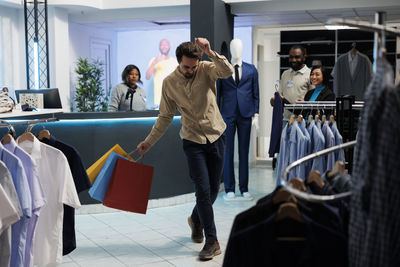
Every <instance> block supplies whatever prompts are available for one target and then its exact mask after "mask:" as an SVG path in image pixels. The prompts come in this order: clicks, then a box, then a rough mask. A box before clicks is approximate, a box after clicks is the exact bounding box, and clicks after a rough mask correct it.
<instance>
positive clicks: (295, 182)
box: [289, 178, 307, 192]
mask: <svg viewBox="0 0 400 267" xmlns="http://www.w3.org/2000/svg"><path fill="white" fill-rule="evenodd" d="M289 184H290V185H291V186H292V187H293V188H296V189H297V190H300V191H303V192H305V191H306V190H307V188H306V186H305V185H304V182H303V180H301V179H300V178H293V179H291V180H290V181H289Z"/></svg>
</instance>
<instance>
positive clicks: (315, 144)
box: [307, 120, 326, 173]
mask: <svg viewBox="0 0 400 267" xmlns="http://www.w3.org/2000/svg"><path fill="white" fill-rule="evenodd" d="M307 131H308V133H309V134H310V139H311V153H315V152H318V151H320V150H323V149H324V148H325V137H324V135H323V134H322V132H321V129H320V128H318V127H317V125H316V124H315V121H314V120H312V121H311V122H310V124H309V125H308V127H307ZM325 167H326V162H325V158H324V157H317V158H315V159H313V161H312V165H311V170H317V171H319V172H320V173H324V172H325Z"/></svg>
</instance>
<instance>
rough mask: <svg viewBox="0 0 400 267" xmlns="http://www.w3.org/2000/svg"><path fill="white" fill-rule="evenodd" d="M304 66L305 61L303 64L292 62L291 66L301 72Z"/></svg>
mask: <svg viewBox="0 0 400 267" xmlns="http://www.w3.org/2000/svg"><path fill="white" fill-rule="evenodd" d="M303 64H304V61H301V62H290V66H291V67H292V69H294V70H300V68H301V66H302V65H303Z"/></svg>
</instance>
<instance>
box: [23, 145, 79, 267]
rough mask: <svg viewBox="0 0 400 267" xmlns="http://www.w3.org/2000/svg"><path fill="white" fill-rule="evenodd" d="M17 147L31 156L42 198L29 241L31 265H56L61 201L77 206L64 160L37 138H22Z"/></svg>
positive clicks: (73, 187)
mask: <svg viewBox="0 0 400 267" xmlns="http://www.w3.org/2000/svg"><path fill="white" fill-rule="evenodd" d="M17 141H18V139H17ZM19 146H20V147H21V148H22V149H23V150H25V151H26V152H27V153H28V154H30V155H31V157H32V158H33V159H34V161H35V163H36V165H37V167H38V173H39V180H40V183H41V185H42V188H43V192H44V195H45V197H46V204H45V205H44V206H43V207H42V209H41V211H40V216H39V219H38V223H37V227H36V233H35V238H34V242H33V246H34V252H33V253H34V257H33V258H34V264H36V265H39V266H46V265H56V264H60V263H61V262H62V227H63V226H62V224H63V215H64V208H63V204H67V205H69V206H71V207H73V208H79V207H80V202H79V198H78V194H77V192H76V187H75V184H74V180H73V177H72V174H71V170H70V168H69V166H68V160H67V158H66V157H65V156H64V154H63V153H62V152H61V151H60V150H58V149H56V148H53V147H51V146H49V145H46V144H44V143H41V142H40V141H39V140H37V138H34V140H33V142H31V141H28V140H27V141H23V142H21V143H19Z"/></svg>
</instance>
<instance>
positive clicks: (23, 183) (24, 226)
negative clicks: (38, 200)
mask: <svg viewBox="0 0 400 267" xmlns="http://www.w3.org/2000/svg"><path fill="white" fill-rule="evenodd" d="M0 159H1V160H2V161H3V162H4V163H5V164H6V166H7V169H8V170H9V171H10V173H11V177H12V178H13V182H14V186H15V190H16V191H17V194H18V199H19V202H20V205H21V208H22V213H23V216H22V217H21V219H20V220H19V221H18V222H16V223H14V224H13V225H12V226H11V260H10V265H11V266H13V267H14V266H15V267H19V266H23V264H24V261H25V246H26V237H27V233H28V225H29V221H30V218H31V216H32V198H31V194H30V188H29V183H28V179H27V177H26V174H25V170H24V168H23V165H22V162H21V160H20V159H19V158H18V157H16V156H15V155H14V154H12V153H11V152H10V151H8V150H7V149H6V148H5V147H4V146H3V145H2V144H1V143H0Z"/></svg>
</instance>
